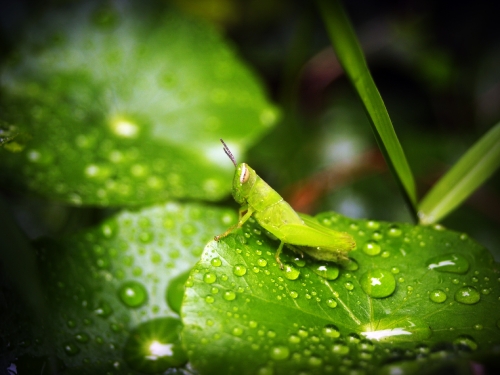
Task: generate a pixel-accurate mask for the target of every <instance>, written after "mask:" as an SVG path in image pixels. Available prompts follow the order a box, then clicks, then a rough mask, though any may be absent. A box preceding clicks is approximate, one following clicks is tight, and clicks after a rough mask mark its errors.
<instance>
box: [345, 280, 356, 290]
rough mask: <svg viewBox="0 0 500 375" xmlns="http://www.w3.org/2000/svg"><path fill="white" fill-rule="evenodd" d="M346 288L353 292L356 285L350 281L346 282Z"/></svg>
mask: <svg viewBox="0 0 500 375" xmlns="http://www.w3.org/2000/svg"><path fill="white" fill-rule="evenodd" d="M344 286H345V288H346V289H347V290H353V289H354V284H353V283H351V282H349V281H348V282H346V283H344Z"/></svg>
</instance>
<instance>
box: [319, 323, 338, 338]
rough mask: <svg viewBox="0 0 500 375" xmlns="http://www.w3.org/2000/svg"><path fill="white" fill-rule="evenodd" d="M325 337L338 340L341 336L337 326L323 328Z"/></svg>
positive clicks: (330, 325)
mask: <svg viewBox="0 0 500 375" xmlns="http://www.w3.org/2000/svg"><path fill="white" fill-rule="evenodd" d="M323 335H325V336H326V337H333V338H337V337H339V336H340V331H339V329H338V328H337V327H336V326H335V325H333V324H327V325H326V326H324V327H323Z"/></svg>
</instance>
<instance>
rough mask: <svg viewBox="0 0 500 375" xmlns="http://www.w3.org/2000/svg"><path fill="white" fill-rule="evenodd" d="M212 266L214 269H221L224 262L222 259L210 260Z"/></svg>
mask: <svg viewBox="0 0 500 375" xmlns="http://www.w3.org/2000/svg"><path fill="white" fill-rule="evenodd" d="M210 264H211V265H212V266H214V267H220V266H221V265H222V261H221V260H220V258H212V259H211V260H210Z"/></svg>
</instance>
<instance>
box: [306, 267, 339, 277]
mask: <svg viewBox="0 0 500 375" xmlns="http://www.w3.org/2000/svg"><path fill="white" fill-rule="evenodd" d="M311 269H312V270H313V272H314V273H315V274H316V275H319V276H321V277H323V278H324V279H327V280H335V279H336V278H337V277H339V268H338V267H337V266H335V265H332V264H330V263H317V264H314V265H312V266H311Z"/></svg>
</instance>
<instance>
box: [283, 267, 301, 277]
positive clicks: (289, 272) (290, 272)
mask: <svg viewBox="0 0 500 375" xmlns="http://www.w3.org/2000/svg"><path fill="white" fill-rule="evenodd" d="M283 266H284V267H283V271H284V272H285V277H286V278H287V279H288V280H297V279H298V278H299V276H300V270H298V269H297V268H295V267H294V266H293V265H292V264H289V263H284V264H283Z"/></svg>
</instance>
